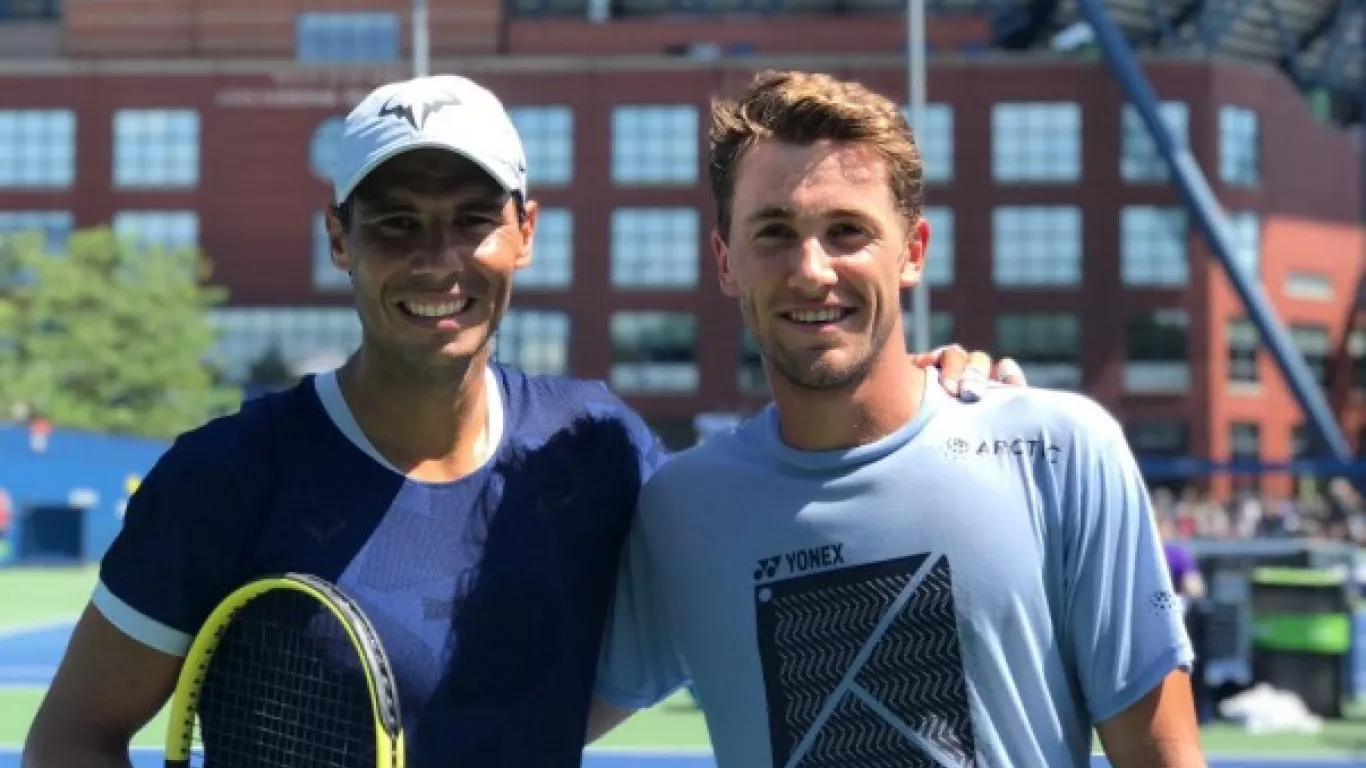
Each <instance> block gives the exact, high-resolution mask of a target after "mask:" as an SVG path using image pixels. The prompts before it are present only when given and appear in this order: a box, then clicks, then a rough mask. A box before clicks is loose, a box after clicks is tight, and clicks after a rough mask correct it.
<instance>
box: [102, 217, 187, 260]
mask: <svg viewBox="0 0 1366 768" xmlns="http://www.w3.org/2000/svg"><path fill="white" fill-rule="evenodd" d="M114 233H115V234H116V235H118V236H119V237H120V238H128V239H129V240H132V241H133V242H135V243H136V244H138V245H139V246H141V247H144V248H161V249H163V250H167V251H179V250H187V249H198V248H199V214H197V213H195V212H194V211H123V212H121V213H118V214H115V216H114Z"/></svg>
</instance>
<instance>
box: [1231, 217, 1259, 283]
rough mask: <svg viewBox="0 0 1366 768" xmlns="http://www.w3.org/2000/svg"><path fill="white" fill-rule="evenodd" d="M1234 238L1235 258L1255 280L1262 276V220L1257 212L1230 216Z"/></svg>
mask: <svg viewBox="0 0 1366 768" xmlns="http://www.w3.org/2000/svg"><path fill="white" fill-rule="evenodd" d="M1228 224H1229V230H1230V232H1231V234H1232V236H1233V238H1232V239H1233V258H1234V261H1235V262H1236V263H1237V264H1238V266H1239V267H1241V268H1242V269H1243V271H1244V272H1246V273H1247V275H1248V276H1249V277H1251V278H1253V279H1260V278H1261V275H1262V219H1261V217H1260V216H1258V215H1257V213H1256V212H1255V211H1236V212H1234V213H1230V214H1229V215H1228Z"/></svg>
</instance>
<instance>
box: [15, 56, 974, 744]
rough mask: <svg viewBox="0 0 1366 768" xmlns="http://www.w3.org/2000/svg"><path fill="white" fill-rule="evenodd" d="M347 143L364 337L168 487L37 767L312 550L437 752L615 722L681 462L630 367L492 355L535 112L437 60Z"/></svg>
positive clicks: (174, 474)
mask: <svg viewBox="0 0 1366 768" xmlns="http://www.w3.org/2000/svg"><path fill="white" fill-rule="evenodd" d="M338 156H339V160H338V163H337V172H336V173H337V175H336V179H335V185H334V195H335V202H336V205H335V208H334V209H333V211H332V214H331V215H330V216H329V221H328V225H329V226H328V229H329V235H330V238H331V243H332V253H333V259H334V261H335V263H336V265H337V266H338V267H339V268H341V269H344V270H346V271H347V272H348V273H350V275H351V279H352V282H353V285H354V295H355V303H356V309H357V312H358V313H359V315H360V320H361V324H362V327H363V328H364V336H363V341H362V343H361V346H360V349H359V350H358V351H357V352H356V353H355V354H354V355H353V356H352V357H351V358H350V359H349V360H347V362H346V363H345V364H343V365H342V366H341V367H340V368H339V369H337V370H335V371H331V372H327V373H323V374H319V375H316V376H308V377H305V378H304V379H303V380H302V381H301V382H300V383H299V384H298V385H297V386H295V387H293V388H292V389H289V390H287V391H284V392H280V393H276V394H272V395H268V396H265V397H263V398H260V399H258V400H255V401H252V402H250V403H247V404H246V405H245V406H244V407H243V408H242V409H241V411H240V412H239V413H237V414H234V415H232V416H229V417H225V418H221V419H217V420H215V421H212V422H210V423H208V424H206V425H204V426H202V427H200V428H198V429H195V430H193V431H191V432H188V433H186V434H184V435H182V436H181V437H180V438H179V439H177V440H176V442H175V444H174V445H173V446H172V448H171V449H170V450H169V451H168V452H167V453H166V454H165V455H164V456H163V457H162V459H161V460H160V461H159V462H158V464H157V466H156V467H155V468H154V469H153V470H152V471H151V473H149V474H148V476H147V477H146V478H145V479H144V480H143V481H142V483H141V485H140V487H139V489H138V491H137V493H136V494H134V496H133V497H132V499H131V500H130V503H129V506H128V509H127V514H126V520H125V525H124V528H123V530H122V531H121V532H120V534H119V536H118V538H117V540H116V541H115V542H114V544H113V545H112V547H111V548H110V550H109V552H108V553H107V555H106V556H105V558H104V560H103V562H102V564H101V569H100V583H99V586H98V587H97V589H96V591H95V593H94V596H93V597H92V599H91V602H90V605H89V606H88V607H87V609H86V611H85V612H84V615H83V616H82V617H81V619H80V621H79V623H78V625H77V628H76V631H75V634H74V636H73V638H72V640H71V643H70V645H69V647H68V649H67V653H66V656H65V658H64V659H63V661H62V664H61V667H60V669H59V671H58V673H57V676H56V679H55V680H54V682H53V684H52V687H51V689H50V691H49V692H48V695H47V697H46V698H45V700H44V703H43V705H42V708H41V710H40V712H39V714H38V717H37V718H36V720H35V722H34V724H33V727H32V729H31V731H30V734H29V740H28V744H27V745H26V751H25V760H26V762H25V765H26V766H33V767H34V768H49V766H50V767H51V768H84V767H85V766H106V765H108V766H112V765H120V766H126V765H127V760H128V744H129V741H130V739H131V738H132V736H133V735H134V734H135V733H137V732H138V730H139V729H141V728H142V727H143V726H144V725H145V724H146V723H147V722H148V721H149V720H150V719H151V718H152V716H153V715H155V714H156V713H157V712H158V710H160V709H161V707H162V706H163V705H164V704H165V702H166V700H167V698H168V696H169V694H170V691H171V690H172V688H173V686H174V682H175V679H176V675H177V673H178V671H179V669H180V665H181V659H182V658H183V655H184V654H185V652H186V649H187V647H188V646H189V643H190V640H191V638H192V636H193V635H194V633H195V631H196V630H197V629H198V628H199V626H200V625H201V624H202V623H203V621H204V620H205V618H206V616H207V614H208V613H209V611H210V610H211V609H212V608H213V606H214V605H215V604H216V603H217V602H218V601H219V600H220V599H222V598H223V597H224V596H225V595H226V594H227V593H228V592H229V591H230V590H232V589H233V588H234V587H236V586H238V585H240V584H242V583H244V582H246V581H248V580H250V579H252V578H254V577H257V576H260V575H263V574H266V573H269V572H280V571H291V570H292V571H305V572H309V573H312V574H314V575H317V576H319V577H321V578H324V579H328V580H330V581H333V582H335V583H337V584H338V585H340V587H341V588H342V589H343V590H344V591H345V592H346V593H347V594H349V595H350V596H351V597H352V598H353V599H354V600H355V601H356V602H357V603H358V604H359V605H360V606H361V607H362V608H363V609H364V610H365V611H366V612H367V613H368V614H369V616H370V618H371V620H372V622H373V623H374V624H375V626H376V629H377V631H378V633H379V635H380V637H381V639H382V641H383V643H384V645H385V646H386V648H387V650H388V653H389V655H390V657H391V660H392V662H393V664H394V667H395V674H396V677H397V678H398V687H399V690H400V691H401V694H402V701H401V709H402V712H403V715H404V720H405V729H406V736H407V740H408V754H409V765H410V766H419V767H421V766H451V765H466V766H480V767H481V768H491V767H493V766H506V767H507V768H513V767H514V766H515V767H516V768H528V767H531V766H551V765H555V766H577V765H578V764H579V759H580V753H581V750H582V747H583V744H584V741H585V735H586V734H587V735H588V736H589V737H590V738H591V737H592V736H594V735H596V734H597V733H598V732H600V731H601V730H602V728H604V727H606V725H607V724H605V723H602V724H594V725H592V726H590V723H589V710H590V704H591V702H592V701H593V699H594V690H593V688H594V671H595V669H596V667H597V664H598V660H599V653H600V648H601V643H602V639H603V630H604V626H605V624H606V621H607V616H608V609H609V604H610V603H611V600H612V595H613V590H614V585H615V583H616V576H617V572H618V564H619V561H620V549H621V545H622V542H623V539H624V536H625V534H626V531H627V529H628V527H629V523H630V519H631V515H632V512H633V510H634V505H635V502H636V498H637V494H638V492H639V490H640V487H641V485H642V483H643V480H644V479H645V478H646V477H647V476H648V475H649V474H650V473H651V472H652V471H653V470H654V469H655V468H657V467H658V466H660V465H661V464H662V463H663V461H664V460H665V457H666V454H665V451H664V450H663V448H662V446H661V445H660V443H659V442H658V440H657V439H656V438H655V437H654V436H653V435H652V434H651V433H650V430H649V429H648V428H647V427H646V425H645V423H644V421H643V420H642V419H641V418H640V417H639V416H638V415H637V414H635V413H634V412H632V411H631V410H630V409H629V408H627V407H626V406H625V405H624V404H623V403H622V402H621V401H620V400H618V399H617V398H616V397H615V396H613V395H612V394H611V393H610V392H609V391H608V390H607V388H606V387H605V386H604V385H603V384H602V383H600V382H589V381H576V380H572V379H567V378H559V377H538V376H528V375H526V374H523V373H521V372H519V371H517V370H516V369H513V368H508V367H505V366H501V365H497V364H495V363H493V362H491V361H490V359H489V357H490V347H491V341H492V339H493V336H494V333H495V331H496V330H497V327H498V323H499V321H500V320H501V318H502V317H503V314H504V312H505V311H506V310H507V307H508V303H509V299H510V293H511V286H512V276H513V274H514V273H515V272H516V271H517V270H518V269H521V268H523V267H525V266H526V265H527V264H529V263H530V261H531V257H532V237H533V234H534V232H535V226H536V216H537V206H536V203H535V202H533V201H531V200H530V199H528V197H527V188H526V160H525V155H524V152H523V149H522V145H521V142H520V140H519V138H518V136H517V132H516V130H515V128H514V127H513V125H512V123H511V121H510V120H509V118H508V116H507V114H506V113H505V112H504V110H503V107H502V105H501V104H500V103H499V101H498V99H497V98H496V97H494V96H493V94H491V93H489V92H488V91H487V90H485V89H483V88H481V87H479V86H478V85H476V84H474V83H472V82H470V81H469V80H466V79H464V78H459V77H449V76H447V77H431V78H422V79H417V80H411V81H406V82H401V83H394V84H390V85H386V86H383V87H381V88H379V89H377V90H376V91H375V92H373V93H372V94H371V95H370V96H369V97H367V98H366V99H365V100H364V101H363V102H362V103H361V104H360V105H358V106H357V107H356V108H355V110H354V111H352V112H351V114H350V115H349V116H348V117H347V119H346V124H345V127H344V129H343V132H342V137H341V143H340V147H339V149H338ZM966 363H967V359H966V355H964V354H963V353H962V352H961V350H960V351H958V352H957V354H956V356H955V357H953V358H949V359H946V360H945V366H946V368H947V369H948V370H949V371H950V373H959V374H961V373H962V372H963V370H964V366H965V364H966ZM974 367H975V368H976V370H977V371H978V372H979V373H981V372H982V371H983V370H984V368H985V367H984V366H981V365H980V364H976V365H975V366H974Z"/></svg>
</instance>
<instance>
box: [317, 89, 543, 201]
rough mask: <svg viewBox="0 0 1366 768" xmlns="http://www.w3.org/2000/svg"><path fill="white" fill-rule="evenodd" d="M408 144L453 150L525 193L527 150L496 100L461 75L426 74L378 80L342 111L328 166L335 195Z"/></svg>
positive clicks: (344, 194) (346, 192)
mask: <svg viewBox="0 0 1366 768" xmlns="http://www.w3.org/2000/svg"><path fill="white" fill-rule="evenodd" d="M413 149H445V150H449V151H451V152H454V153H456V154H458V155H460V156H462V157H465V158H468V159H469V160H470V161H471V162H474V163H475V164H477V165H478V166H479V167H480V168H483V169H484V170H485V171H488V173H489V175H490V176H492V177H493V178H494V179H495V180H496V181H497V182H498V183H499V184H501V185H503V188H504V189H506V190H508V191H509V192H520V193H522V195H523V197H525V196H526V152H525V150H524V149H523V148H522V139H521V137H520V136H518V134H517V128H516V126H514V125H513V124H512V119H511V118H510V117H508V114H507V111H506V110H505V109H504V108H503V104H502V102H501V101H499V100H498V97H497V96H494V95H493V93H492V92H491V91H489V90H488V89H487V88H484V87H483V86H481V85H479V84H477V83H475V82H474V81H472V80H469V79H467V78H464V77H458V76H456V75H433V76H430V77H419V78H414V79H412V80H402V81H399V82H396V83H389V84H388V85H382V86H380V87H379V88H376V89H375V90H373V91H371V92H370V95H369V96H366V97H365V99H364V100H363V101H361V103H360V104H358V105H356V108H355V109H353V110H351V114H349V115H347V116H346V122H345V124H344V125H343V126H342V134H341V139H340V141H339V142H338V145H337V154H336V158H337V159H336V164H335V165H334V166H333V173H334V176H333V179H332V189H333V194H334V195H335V197H336V202H337V203H341V202H343V201H345V200H346V199H347V198H348V197H350V196H351V193H352V192H354V191H355V189H356V187H357V186H359V185H360V183H361V182H362V181H364V180H365V177H366V176H368V175H369V174H370V172H371V171H373V170H375V169H376V168H378V167H379V166H380V164H382V163H384V162H385V161H386V160H389V159H391V158H393V157H395V156H396V155H399V154H401V153H403V152H407V151H409V150H413Z"/></svg>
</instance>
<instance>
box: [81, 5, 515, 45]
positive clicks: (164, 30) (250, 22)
mask: <svg viewBox="0 0 1366 768" xmlns="http://www.w3.org/2000/svg"><path fill="white" fill-rule="evenodd" d="M431 5H432V9H431V13H430V29H431V49H432V52H433V54H446V55H463V54H489V53H496V52H498V51H499V50H500V44H501V41H502V22H503V18H502V8H503V6H502V3H501V2H500V0H460V2H457V3H443V2H435V3H432V4H431ZM411 7H412V4H411V2H409V0H269V2H252V1H250V0H193V1H191V0H66V4H65V14H66V47H65V52H66V55H67V56H72V57H77V58H83V57H103V56H119V57H149V58H151V57H161V56H212V57H220V58H244V57H254V58H261V57H269V58H280V59H291V58H293V57H294V20H295V17H296V15H297V14H298V13H299V12H300V11H309V10H314V11H348V10H364V11H375V10H393V11H397V12H398V13H399V15H400V18H401V19H402V20H403V22H404V30H403V50H404V51H407V50H408V40H409V39H411V33H410V32H409V30H408V25H407V20H408V14H409V11H410V9H411Z"/></svg>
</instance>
